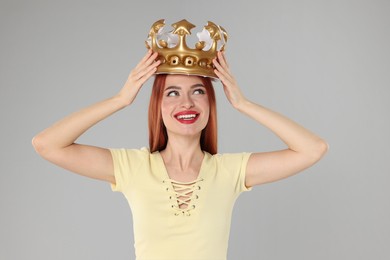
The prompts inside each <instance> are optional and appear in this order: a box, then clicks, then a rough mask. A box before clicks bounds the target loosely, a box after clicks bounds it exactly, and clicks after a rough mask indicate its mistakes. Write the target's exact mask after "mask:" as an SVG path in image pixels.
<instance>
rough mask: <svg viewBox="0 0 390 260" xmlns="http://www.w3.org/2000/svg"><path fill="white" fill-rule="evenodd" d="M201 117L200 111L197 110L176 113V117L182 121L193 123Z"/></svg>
mask: <svg viewBox="0 0 390 260" xmlns="http://www.w3.org/2000/svg"><path fill="white" fill-rule="evenodd" d="M198 117H199V113H196V112H193V111H191V112H185V113H178V114H176V115H175V118H176V119H177V120H178V121H179V122H181V123H186V124H189V123H193V122H195V121H196V120H197V119H198Z"/></svg>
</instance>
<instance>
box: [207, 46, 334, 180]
mask: <svg viewBox="0 0 390 260" xmlns="http://www.w3.org/2000/svg"><path fill="white" fill-rule="evenodd" d="M214 64H215V66H216V70H215V73H216V74H217V76H218V77H219V78H220V80H221V81H222V84H223V88H224V91H225V94H226V96H227V98H228V100H229V101H230V103H231V104H232V105H233V107H234V108H236V109H237V110H238V111H240V112H241V113H243V114H245V115H247V116H249V117H251V118H252V119H254V120H256V121H257V122H259V123H260V124H262V125H264V126H265V127H267V128H269V129H270V130H271V131H272V132H273V133H275V134H276V135H277V136H278V137H279V138H280V139H281V140H282V141H283V142H284V143H286V145H287V146H288V148H287V149H285V150H281V151H274V152H262V153H254V154H252V155H251V157H250V159H249V161H248V165H247V171H246V180H245V184H246V186H247V187H251V186H254V185H260V184H263V183H267V182H273V181H277V180H280V179H283V178H287V177H289V176H291V175H293V174H295V173H298V172H300V171H302V170H304V169H306V168H308V167H310V166H311V165H313V164H314V163H316V162H317V161H318V160H319V159H321V157H322V156H323V155H324V154H325V153H326V151H327V150H328V145H327V143H326V142H325V141H324V140H322V139H321V138H320V137H318V136H317V135H315V134H313V133H312V132H310V131H309V130H307V129H305V128H304V127H302V126H300V125H299V124H297V123H295V122H293V121H292V120H290V119H288V118H286V117H284V116H282V115H281V114H279V113H276V112H274V111H271V110H270V109H267V108H265V107H263V106H260V105H258V104H255V103H253V102H251V101H249V100H248V99H246V98H245V97H244V96H243V95H242V93H241V91H240V89H239V87H238V85H237V83H236V81H235V79H234V78H233V76H232V74H231V73H230V70H229V66H228V64H227V62H226V58H225V56H224V54H223V53H218V60H214Z"/></svg>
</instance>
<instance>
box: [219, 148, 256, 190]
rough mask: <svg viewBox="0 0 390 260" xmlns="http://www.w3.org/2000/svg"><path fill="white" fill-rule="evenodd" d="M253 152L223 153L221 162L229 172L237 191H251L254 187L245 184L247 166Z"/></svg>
mask: <svg viewBox="0 0 390 260" xmlns="http://www.w3.org/2000/svg"><path fill="white" fill-rule="evenodd" d="M250 155H251V153H232V154H223V155H221V163H222V165H223V167H224V168H225V169H226V171H227V172H228V173H229V176H230V177H229V178H230V182H232V184H233V186H234V189H235V193H237V194H239V193H241V192H244V191H251V190H252V187H247V186H246V185H245V175H246V166H247V164H248V160H249V157H250Z"/></svg>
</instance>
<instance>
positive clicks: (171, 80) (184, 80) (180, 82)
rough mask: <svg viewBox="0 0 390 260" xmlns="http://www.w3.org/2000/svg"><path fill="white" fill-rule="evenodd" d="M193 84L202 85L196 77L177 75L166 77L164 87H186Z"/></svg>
mask: <svg viewBox="0 0 390 260" xmlns="http://www.w3.org/2000/svg"><path fill="white" fill-rule="evenodd" d="M194 84H202V80H201V79H200V78H199V77H198V76H189V75H179V74H174V75H168V76H167V78H166V80H165V87H167V86H172V85H174V86H178V87H186V86H192V85H194ZM202 85H203V84H202Z"/></svg>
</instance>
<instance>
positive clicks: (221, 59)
mask: <svg viewBox="0 0 390 260" xmlns="http://www.w3.org/2000/svg"><path fill="white" fill-rule="evenodd" d="M217 57H218V61H219V63H220V64H221V65H222V66H223V67H226V68H227V70H229V64H228V63H227V60H226V56H225V52H222V51H219V52H218V53H217Z"/></svg>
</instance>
